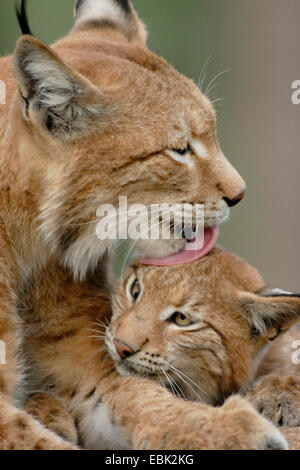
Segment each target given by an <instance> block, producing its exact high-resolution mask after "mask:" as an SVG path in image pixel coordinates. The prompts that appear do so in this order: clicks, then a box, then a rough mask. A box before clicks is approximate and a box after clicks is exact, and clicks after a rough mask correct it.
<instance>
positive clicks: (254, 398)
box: [246, 374, 300, 427]
mask: <svg viewBox="0 0 300 470" xmlns="http://www.w3.org/2000/svg"><path fill="white" fill-rule="evenodd" d="M246 398H247V399H248V400H249V401H250V402H251V403H252V404H253V406H254V407H255V408H256V409H257V411H258V412H259V413H260V414H262V415H263V416H265V417H266V418H268V419H269V420H270V421H272V422H273V423H274V424H277V425H282V426H290V427H297V426H300V377H296V376H289V377H280V376H279V375H276V374H270V375H267V376H266V377H263V378H262V379H261V380H260V381H259V382H258V383H256V384H255V385H254V387H253V388H252V389H250V390H249V392H248V393H247V395H246Z"/></svg>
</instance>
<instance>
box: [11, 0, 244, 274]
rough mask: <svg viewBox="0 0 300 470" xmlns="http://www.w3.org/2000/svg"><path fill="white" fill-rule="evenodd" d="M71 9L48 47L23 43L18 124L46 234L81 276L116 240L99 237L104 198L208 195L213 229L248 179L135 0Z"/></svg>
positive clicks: (165, 244)
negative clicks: (154, 46) (150, 43)
mask: <svg viewBox="0 0 300 470" xmlns="http://www.w3.org/2000/svg"><path fill="white" fill-rule="evenodd" d="M108 6H109V8H108ZM75 13H76V17H75V25H74V28H73V29H72V31H71V32H70V34H69V35H68V36H66V37H65V38H63V39H62V40H60V41H58V42H57V43H55V44H54V45H53V46H52V47H48V46H46V45H45V44H43V43H41V42H40V41H39V40H37V39H35V38H32V37H30V36H23V37H22V38H21V39H20V40H19V42H18V44H17V47H16V51H15V54H14V72H15V77H16V79H17V82H18V86H19V89H20V96H18V99H16V101H15V104H14V110H13V111H14V112H13V116H14V121H13V126H14V128H15V129H16V132H15V138H16V143H17V146H18V147H19V148H22V162H21V163H22V167H24V168H26V174H29V175H30V178H31V181H30V184H31V187H32V188H34V189H35V192H36V193H37V194H39V217H38V219H37V220H39V222H40V228H41V231H42V233H43V234H44V236H45V239H46V241H47V242H48V243H49V244H50V245H51V246H52V247H53V249H55V250H57V251H58V253H59V255H60V257H61V258H62V259H63V260H64V261H65V263H66V264H67V265H68V266H70V267H71V268H72V269H73V271H74V272H75V273H76V274H80V275H83V276H84V274H85V273H86V272H87V270H88V269H89V268H92V267H93V266H96V265H97V262H98V261H99V259H100V258H101V257H102V256H103V253H104V252H105V251H106V249H107V248H110V246H111V243H110V242H109V241H107V242H106V243H104V242H103V241H102V240H98V239H97V236H96V226H97V222H99V220H97V216H96V214H97V209H98V208H99V206H103V205H105V204H111V205H113V206H114V207H117V206H118V203H119V198H120V197H126V198H127V202H128V205H129V206H131V205H134V204H144V205H145V206H147V207H149V206H150V205H156V204H168V205H174V204H185V203H187V204H190V205H191V206H192V207H193V208H195V207H196V205H198V204H201V205H203V206H204V209H205V214H204V215H205V221H204V225H205V227H206V228H209V227H216V226H218V225H219V224H220V223H221V222H223V221H224V220H225V219H226V218H227V217H228V214H229V210H230V207H232V206H234V205H235V204H237V203H238V202H239V201H240V200H241V199H242V198H243V195H244V192H245V183H244V181H243V179H242V178H241V177H240V176H239V174H238V173H237V171H236V170H235V169H234V168H233V167H232V166H231V165H230V163H229V162H228V160H227V159H226V157H225V156H224V155H223V153H222V151H221V148H220V145H219V143H218V139H217V122H216V114H215V111H214V108H213V106H212V104H211V103H210V101H209V99H208V98H207V97H206V96H205V95H204V94H203V93H202V92H201V91H200V90H199V88H198V87H197V86H196V85H195V83H194V82H193V81H192V80H189V79H188V78H186V77H184V76H183V75H181V74H180V73H179V72H177V71H176V70H175V69H174V68H173V67H172V66H171V65H169V64H168V63H167V62H166V61H165V60H164V59H162V58H161V57H159V56H158V55H156V54H154V53H153V52H151V51H150V50H149V49H148V48H147V45H146V34H145V28H144V26H143V24H142V23H141V21H140V20H139V18H138V17H137V14H136V12H135V11H134V9H133V6H132V4H131V3H130V2H127V1H126V2H121V1H117V0H116V1H112V0H107V1H106V2H97V1H96V0H83V1H80V2H76V8H75ZM32 155H34V158H32ZM192 212H193V210H192ZM194 219H195V214H194V213H191V215H190V218H189V220H187V221H186V222H185V224H186V228H188V229H191V228H192V226H193V224H194V222H195V220H194ZM172 222H173V221H172V220H171V223H170V224H169V225H170V226H172V227H173V224H172ZM186 243H187V241H186V239H180V240H177V239H175V237H173V239H172V240H162V239H159V240H145V241H143V240H140V241H139V242H138V243H137V244H136V248H137V251H138V253H139V254H140V255H141V256H144V257H150V258H151V257H155V258H163V257H167V256H168V255H172V254H176V253H178V252H180V251H182V250H184V249H185V248H186Z"/></svg>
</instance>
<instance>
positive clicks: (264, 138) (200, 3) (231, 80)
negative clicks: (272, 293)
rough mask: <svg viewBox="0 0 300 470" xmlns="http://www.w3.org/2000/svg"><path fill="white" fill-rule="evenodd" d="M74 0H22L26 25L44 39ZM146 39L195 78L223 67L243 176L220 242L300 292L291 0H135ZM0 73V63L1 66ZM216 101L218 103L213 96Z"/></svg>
mask: <svg viewBox="0 0 300 470" xmlns="http://www.w3.org/2000/svg"><path fill="white" fill-rule="evenodd" d="M73 3H74V2H73V0H63V1H62V0H51V1H49V0H29V1H28V10H29V17H30V24H31V27H32V30H33V31H34V33H35V35H37V36H38V37H39V38H40V39H42V40H43V41H45V42H47V43H51V42H52V41H54V40H56V39H58V38H59V37H61V36H63V35H65V34H66V33H67V32H68V30H69V29H70V28H71V26H72V22H73V18H72V12H73ZM133 3H134V6H135V7H136V9H137V11H138V13H139V14H140V16H141V17H142V18H143V20H144V21H145V22H146V24H147V26H148V29H149V32H150V39H149V44H150V46H151V47H152V48H153V49H155V51H157V52H158V53H159V54H161V55H163V56H165V57H166V58H167V59H168V60H169V61H170V62H171V63H172V64H174V65H175V66H176V67H177V68H178V69H179V70H180V71H181V72H182V73H184V74H186V75H188V76H189V77H192V78H194V80H195V81H196V82H197V81H198V79H199V75H200V72H201V69H202V66H203V64H204V63H205V61H206V59H207V58H208V57H210V61H209V64H208V72H207V79H206V83H208V82H209V80H210V79H212V78H213V77H214V76H215V75H216V74H218V73H219V72H222V71H223V70H225V69H228V68H229V69H230V71H229V72H228V73H226V74H224V76H222V83H220V85H219V86H218V88H217V93H218V96H219V97H220V98H224V99H225V100H226V101H224V102H223V103H222V105H220V106H217V111H218V116H219V136H220V140H221V144H222V147H223V150H224V153H225V154H226V155H227V156H228V158H229V159H230V161H231V162H232V163H233V164H234V165H235V166H236V168H237V169H238V170H239V171H240V173H241V174H242V175H243V177H244V178H245V179H246V181H247V185H248V192H247V197H246V199H245V201H244V202H243V203H242V204H241V205H240V206H238V207H237V208H235V209H234V210H233V211H232V216H231V220H230V221H229V222H227V224H226V225H224V226H223V228H222V235H221V242H222V244H223V245H224V246H226V247H227V248H230V249H232V250H234V251H235V252H237V253H238V254H240V255H242V256H244V257H246V258H247V259H248V260H249V261H250V262H251V263H253V264H254V265H255V266H257V267H258V268H259V269H260V270H261V272H262V273H263V275H264V276H265V277H266V279H267V280H268V281H269V283H270V284H271V285H276V286H278V287H279V286H280V287H283V288H286V289H290V290H292V289H293V290H298V291H300V276H299V272H300V268H299V266H300V253H299V247H298V242H299V235H300V220H299V219H300V217H299V196H300V185H299V178H300V158H299V157H300V155H299V154H300V151H299V131H300V105H298V106H296V105H293V104H292V102H291V94H292V90H291V84H292V82H293V81H294V80H297V79H298V80H299V79H300V61H299V50H298V44H299V41H300V32H299V18H300V1H299V0H133ZM14 4H15V1H14V0H1V2H0V52H1V54H9V53H11V52H12V51H13V48H14V45H15V42H16V39H17V37H18V35H19V29H18V26H17V22H16V19H15V16H14ZM0 78H1V70H0ZM219 104H221V103H219Z"/></svg>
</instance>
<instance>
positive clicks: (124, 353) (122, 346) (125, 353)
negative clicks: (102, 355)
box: [113, 339, 135, 359]
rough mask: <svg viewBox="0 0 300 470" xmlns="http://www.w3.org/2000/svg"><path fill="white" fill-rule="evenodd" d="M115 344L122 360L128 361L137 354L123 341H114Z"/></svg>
mask: <svg viewBox="0 0 300 470" xmlns="http://www.w3.org/2000/svg"><path fill="white" fill-rule="evenodd" d="M113 342H114V345H115V348H116V350H117V353H118V354H119V356H120V357H121V358H122V359H126V357H129V356H132V354H134V353H135V350H134V349H133V348H132V347H131V346H129V345H128V344H126V343H124V342H123V341H120V340H119V339H114V341H113Z"/></svg>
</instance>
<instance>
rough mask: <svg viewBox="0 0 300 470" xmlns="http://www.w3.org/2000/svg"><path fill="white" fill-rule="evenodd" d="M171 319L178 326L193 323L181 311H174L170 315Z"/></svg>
mask: <svg viewBox="0 0 300 470" xmlns="http://www.w3.org/2000/svg"><path fill="white" fill-rule="evenodd" d="M172 321H173V322H174V323H176V325H178V326H189V325H191V324H192V323H193V322H191V320H190V319H189V318H188V317H187V316H186V315H184V314H183V313H181V312H175V313H174V315H173V316H172Z"/></svg>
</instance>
